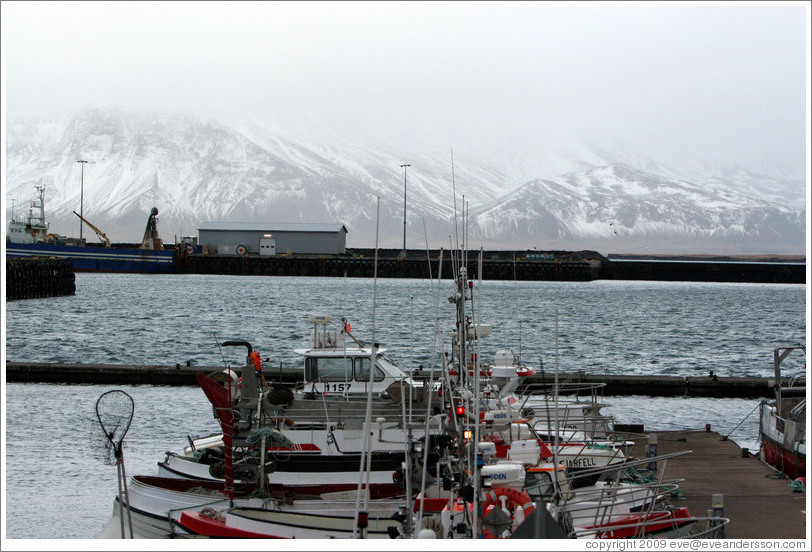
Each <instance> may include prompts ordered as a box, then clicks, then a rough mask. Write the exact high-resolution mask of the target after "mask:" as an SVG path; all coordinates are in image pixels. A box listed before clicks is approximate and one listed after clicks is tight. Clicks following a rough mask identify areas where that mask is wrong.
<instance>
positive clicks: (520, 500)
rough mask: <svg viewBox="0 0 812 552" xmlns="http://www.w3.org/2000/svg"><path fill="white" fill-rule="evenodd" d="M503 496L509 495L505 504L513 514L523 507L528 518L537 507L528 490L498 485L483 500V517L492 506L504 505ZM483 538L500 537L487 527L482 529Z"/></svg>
mask: <svg viewBox="0 0 812 552" xmlns="http://www.w3.org/2000/svg"><path fill="white" fill-rule="evenodd" d="M501 497H507V500H506V501H505V506H506V507H507V508H508V509H509V510H510V511H511V513H512V514H513V515H515V512H516V509H517V508H521V509H522V510H523V512H524V517H525V519H527V516H529V515H530V512H532V511H533V510H535V509H536V504H535V503H534V502H533V499H532V498H530V495H529V494H527V492H526V491H520V490H518V489H513V488H511V487H497V488H495V489H493V490H491V491H489V492H488V493H487V494H485V500H484V501H483V502H482V515H483V517H484V516H485V515H486V514H487V512H488V511H489V510H490V509H491V508H501V507H502V500H501ZM482 538H485V539H496V538H499V537H497V536H496V535H494V534H493V533H491V532H490V531H488V530H487V529H482Z"/></svg>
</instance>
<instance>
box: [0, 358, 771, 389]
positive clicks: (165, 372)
mask: <svg viewBox="0 0 812 552" xmlns="http://www.w3.org/2000/svg"><path fill="white" fill-rule="evenodd" d="M220 370H223V367H222V366H187V365H185V364H175V365H132V364H74V363H62V364H57V363H43V362H11V361H6V381H8V382H32V383H34V382H37V383H101V384H125V385H141V384H151V385H197V380H196V379H195V374H196V373H197V372H216V371H220ZM264 372H265V377H266V379H268V381H272V380H273V381H279V382H282V383H287V384H293V383H298V382H299V381H301V378H302V371H301V368H300V367H299V368H297V367H285V368H280V367H270V366H269V367H266V368H265V370H264ZM423 375H424V376H425V377H428V374H427V373H426V374H423ZM416 377H421V375H420V374H416ZM558 377H559V382H568V383H567V385H569V386H570V387H569V389H573V388H576V387H579V386H580V387H581V388H582V389H583V388H585V387H588V386H595V385H598V384H599V385H600V386H601V387H599V388H598V389H597V392H598V394H600V395H606V396H624V395H646V396H651V397H683V396H690V397H726V398H771V397H773V396H775V391H774V384H773V382H774V379H772V378H734V377H729V378H728V377H717V378H712V377H682V376H638V375H633V376H623V375H586V374H581V373H576V374H560V375H559V376H558ZM552 383H553V376H552V375H545V376H540V375H536V376H530V377H527V378H525V384H524V387H523V389H524V390H530V389H533V388H534V387H535V388H542V389H543V388H546V389H550V386H551V385H552ZM581 394H584V393H581Z"/></svg>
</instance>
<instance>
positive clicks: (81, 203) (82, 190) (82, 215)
mask: <svg viewBox="0 0 812 552" xmlns="http://www.w3.org/2000/svg"><path fill="white" fill-rule="evenodd" d="M77 163H81V164H82V180H81V186H82V187H81V188H80V192H79V215H80V217H79V243H82V228H83V227H84V225H85V222H84V221H85V164H86V163H87V161H85V160H79V161H77Z"/></svg>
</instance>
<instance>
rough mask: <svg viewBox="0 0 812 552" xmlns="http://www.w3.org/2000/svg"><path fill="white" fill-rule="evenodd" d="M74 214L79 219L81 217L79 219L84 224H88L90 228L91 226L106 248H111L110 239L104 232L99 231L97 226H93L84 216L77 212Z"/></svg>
mask: <svg viewBox="0 0 812 552" xmlns="http://www.w3.org/2000/svg"><path fill="white" fill-rule="evenodd" d="M73 214H74V215H76V216H77V217H79V219H80V220H81V221H82V222H84V223H85V224H87V225H88V226H90V228H91V229H92V230H93V231H94V232H96V235H97V236H99V239H100V240H101V241H102V242H103V243H104V247H110V238H108V237H107V236H106V235H105V234H104V232H102V231H101V230H99V229H98V228H96V227H95V226H93V225H92V224H91V223H90V222H89V221H88V220H87V219H86V218H84V217H83V216H82V215H80V214H79V213H77V212H76V211H74V212H73Z"/></svg>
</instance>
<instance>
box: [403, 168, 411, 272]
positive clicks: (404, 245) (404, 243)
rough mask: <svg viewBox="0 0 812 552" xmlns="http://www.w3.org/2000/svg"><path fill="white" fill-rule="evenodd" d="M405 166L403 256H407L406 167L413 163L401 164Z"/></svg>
mask: <svg viewBox="0 0 812 552" xmlns="http://www.w3.org/2000/svg"><path fill="white" fill-rule="evenodd" d="M401 167H403V253H402V255H403V258H404V259H405V258H406V170H407V169H406V168H407V167H411V165H401Z"/></svg>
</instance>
